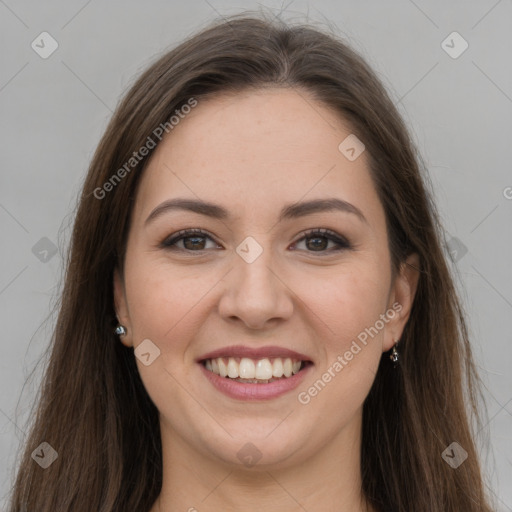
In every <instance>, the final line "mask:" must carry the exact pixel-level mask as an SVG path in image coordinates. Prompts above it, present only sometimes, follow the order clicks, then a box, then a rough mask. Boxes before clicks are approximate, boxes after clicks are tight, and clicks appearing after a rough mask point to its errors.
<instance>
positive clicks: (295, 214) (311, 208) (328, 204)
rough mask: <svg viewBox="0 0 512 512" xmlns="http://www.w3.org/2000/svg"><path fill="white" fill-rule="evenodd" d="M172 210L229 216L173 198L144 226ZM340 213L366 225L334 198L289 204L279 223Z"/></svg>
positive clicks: (360, 214) (207, 204)
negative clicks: (326, 213)
mask: <svg viewBox="0 0 512 512" xmlns="http://www.w3.org/2000/svg"><path fill="white" fill-rule="evenodd" d="M174 210H186V211H191V212H194V213H199V214H200V215H206V216H208V217H212V218H214V219H219V220H227V219H229V217H230V215H229V212H228V210H226V209H225V208H224V207H223V206H220V205H218V204H215V203H210V202H207V201H201V200H198V199H188V198H175V199H169V200H167V201H164V202H163V203H161V204H159V205H158V206H157V207H156V208H155V209H154V210H153V211H152V212H151V213H150V214H149V216H148V218H147V219H146V221H145V222H144V224H145V225H147V224H149V223H150V222H151V221H153V220H154V219H156V218H157V217H160V216H161V215H163V214H164V213H167V212H170V211H174ZM333 210H337V211H342V212H345V213H350V214H353V215H355V216H357V217H358V218H359V219H360V220H361V221H363V222H364V223H366V224H368V221H367V220H366V217H365V216H364V215H363V212H362V211H361V210H360V209H359V208H357V207H356V206H354V205H353V204H351V203H348V202H347V201H344V200H343V199H338V198H336V197H330V198H327V199H314V200H311V201H304V202H299V203H291V204H288V205H286V206H284V207H283V209H282V210H281V212H280V214H279V222H281V221H283V220H288V219H296V218H299V217H304V216H306V215H311V214H313V213H320V212H327V211H333Z"/></svg>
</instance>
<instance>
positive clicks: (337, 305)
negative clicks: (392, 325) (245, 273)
mask: <svg viewBox="0 0 512 512" xmlns="http://www.w3.org/2000/svg"><path fill="white" fill-rule="evenodd" d="M363 266H364V268H363ZM322 270H326V272H325V273H324V275H323V276H320V275H319V273H312V272H310V273H307V274H306V273H304V275H302V277H301V279H300V280H298V279H297V280H296V282H300V283H301V284H300V291H298V292H297V294H298V295H299V297H301V299H302V300H303V301H304V303H305V304H306V305H307V307H308V308H309V309H310V311H311V312H312V313H314V315H313V316H315V315H316V317H317V324H318V326H319V327H320V328H321V329H322V332H323V334H324V336H325V337H324V339H325V340H329V342H328V343H327V344H326V349H328V351H340V350H343V351H344V350H346V348H345V347H346V346H347V344H348V346H350V342H351V341H352V340H353V339H355V338H357V336H358V335H359V334H360V333H361V332H365V329H367V328H369V327H371V326H373V325H374V324H375V322H376V321H377V320H378V319H379V317H380V315H381V314H382V313H384V311H385V308H386V304H387V299H388V292H389V287H388V280H387V276H385V275H384V274H383V272H382V271H381V270H379V267H378V266H377V265H363V262H361V263H359V264H357V265H351V266H350V268H349V266H348V265H347V267H345V268H340V269H338V270H334V269H322Z"/></svg>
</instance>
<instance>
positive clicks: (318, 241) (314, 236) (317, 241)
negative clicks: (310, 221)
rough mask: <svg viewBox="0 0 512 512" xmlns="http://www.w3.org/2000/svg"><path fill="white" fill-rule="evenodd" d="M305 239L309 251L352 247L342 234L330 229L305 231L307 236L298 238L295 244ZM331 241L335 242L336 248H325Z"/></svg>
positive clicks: (339, 249)
mask: <svg viewBox="0 0 512 512" xmlns="http://www.w3.org/2000/svg"><path fill="white" fill-rule="evenodd" d="M302 241H304V244H305V247H306V250H307V249H311V250H308V252H328V253H330V252H335V251H341V250H343V249H351V245H350V243H349V242H348V241H347V240H346V239H345V238H344V237H342V236H340V235H337V234H336V233H335V232H334V231H331V230H330V229H312V230H310V231H307V232H306V233H305V236H303V237H302V238H300V239H299V240H297V241H296V242H295V243H294V244H293V245H294V246H296V245H297V244H298V243H299V242H302ZM329 242H332V243H334V245H335V246H337V247H335V248H332V246H331V250H325V249H327V248H328V245H329Z"/></svg>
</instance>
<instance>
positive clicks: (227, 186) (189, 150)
mask: <svg viewBox="0 0 512 512" xmlns="http://www.w3.org/2000/svg"><path fill="white" fill-rule="evenodd" d="M350 135H351V130H350V127H349V126H348V124H347V123H345V122H344V121H343V120H342V118H341V117H340V116H339V115H338V114H337V113H336V112H334V111H333V110H332V109H329V108H328V107H327V106H325V105H324V104H322V103H320V102H318V101H317V100H315V99H313V98H312V96H311V95H310V94H308V93H307V92H305V91H298V90H294V89H265V90H258V91H247V92H243V93H237V94H230V95H222V96H215V97H213V98H209V99H208V100H206V101H205V100H198V105H197V106H196V107H195V108H194V109H193V110H192V111H191V112H190V113H189V114H187V115H184V116H183V118H181V119H180V121H179V123H178V124H177V125H176V126H174V128H173V129H172V131H171V132H170V133H169V134H168V135H166V136H165V137H164V139H163V140H162V142H161V143H160V144H159V145H158V147H157V148H156V149H155V151H154V153H153V155H152V158H151V160H150V162H149V164H148V166H147V168H146V170H145V172H144V176H143V177H142V179H141V183H140V185H139V190H138V193H137V200H136V207H135V210H136V211H135V217H136V218H137V217H141V216H144V218H145V217H147V215H148V214H149V212H150V211H151V209H152V208H154V207H155V206H156V205H158V204H159V203H160V202H162V201H165V200H168V199H169V198H171V197H178V196H179V197H183V196H185V197H191V198H192V197H194V198H196V199H197V198H201V199H203V200H207V201H212V202H216V203H219V202H221V203H223V204H225V205H226V206H227V207H228V208H230V209H231V208H232V209H233V210H234V211H236V213H238V214H246V215H248V216H253V217H254V216H260V217H262V216H265V215H266V214H267V213H268V214H269V215H272V214H275V213H277V211H278V210H280V208H281V206H282V205H283V204H285V203H286V204H288V203H290V202H296V201H300V200H301V199H304V200H306V199H316V198H321V197H332V196H333V195H335V196H338V197H340V198H341V199H343V200H346V201H349V202H351V203H357V205H358V207H359V208H360V209H361V210H365V216H367V218H368V217H369V221H370V222H371V220H372V217H373V221H374V223H379V222H380V221H382V219H379V216H381V217H382V216H383V215H384V214H383V211H382V207H381V205H380V202H379V200H378V196H377V194H376V191H375V189H374V186H373V182H372V180H371V176H370V173H369V169H368V165H367V157H366V155H365V153H364V152H363V153H362V154H361V155H360V156H359V157H358V158H357V159H355V160H353V161H350V160H349V159H347V158H346V157H345V156H344V154H342V153H341V152H340V150H339V148H338V147H339V145H340V143H341V142H342V141H343V140H345V139H346V138H347V137H348V136H350Z"/></svg>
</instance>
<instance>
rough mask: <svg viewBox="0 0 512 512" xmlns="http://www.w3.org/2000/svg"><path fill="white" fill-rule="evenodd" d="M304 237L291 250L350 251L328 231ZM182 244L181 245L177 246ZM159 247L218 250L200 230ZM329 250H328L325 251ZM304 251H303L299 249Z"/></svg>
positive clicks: (176, 235) (181, 233) (177, 235)
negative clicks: (209, 243)
mask: <svg viewBox="0 0 512 512" xmlns="http://www.w3.org/2000/svg"><path fill="white" fill-rule="evenodd" d="M303 235H304V236H302V238H300V239H299V240H297V241H296V242H294V244H293V246H292V247H293V250H296V248H297V247H296V246H297V244H299V243H301V242H304V243H305V247H306V249H305V250H306V251H307V252H324V253H325V252H327V253H331V252H335V251H341V250H344V249H351V245H350V243H349V242H348V241H347V240H346V239H345V238H344V237H342V236H340V235H338V234H336V233H335V232H334V231H331V230H329V229H320V228H317V229H312V230H309V231H307V232H306V233H303ZM208 241H211V242H213V247H207V242H208ZM180 242H182V245H181V246H180V245H178V244H179V243H180ZM329 243H332V244H334V246H335V247H334V248H333V247H332V246H331V247H330V248H329ZM160 247H161V248H162V249H177V250H182V251H187V252H200V251H204V250H206V249H215V248H219V247H220V246H219V244H217V242H215V240H214V238H213V236H212V235H211V234H210V233H208V232H206V231H203V230H202V229H198V228H196V229H183V230H181V231H178V232H177V233H174V234H173V235H171V236H170V237H169V238H167V239H165V240H164V241H163V242H162V243H161V244H160ZM326 249H330V250H326ZM300 250H304V249H300Z"/></svg>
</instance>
